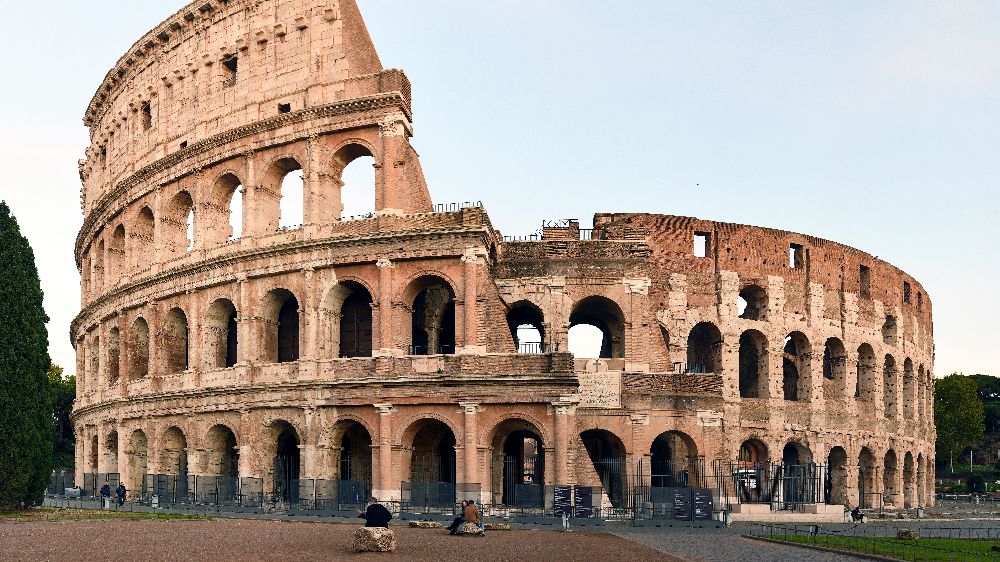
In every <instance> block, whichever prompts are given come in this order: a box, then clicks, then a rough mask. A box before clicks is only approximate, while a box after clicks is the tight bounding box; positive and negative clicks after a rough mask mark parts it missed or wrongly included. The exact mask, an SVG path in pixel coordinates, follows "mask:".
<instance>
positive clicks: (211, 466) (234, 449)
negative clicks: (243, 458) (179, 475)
mask: <svg viewBox="0 0 1000 562" xmlns="http://www.w3.org/2000/svg"><path fill="white" fill-rule="evenodd" d="M205 474H206V475H207V478H206V477H200V478H199V479H198V480H197V481H198V487H199V489H198V497H199V498H201V499H202V500H201V501H208V502H210V503H213V499H214V501H217V502H223V501H231V500H233V499H235V498H236V497H237V496H238V495H239V490H240V482H239V478H240V448H239V444H238V443H237V441H236V434H235V433H233V430H232V429H230V428H229V427H227V426H225V425H221V424H220V425H215V426H212V428H211V429H209V430H208V436H207V439H206V440H205Z"/></svg>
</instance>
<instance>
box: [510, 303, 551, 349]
mask: <svg viewBox="0 0 1000 562" xmlns="http://www.w3.org/2000/svg"><path fill="white" fill-rule="evenodd" d="M507 327H508V328H509V329H510V335H511V338H513V340H514V346H515V348H516V350H517V352H518V353H545V352H546V349H545V321H544V318H543V315H542V311H541V309H539V308H538V307H537V306H535V305H534V304H532V303H530V302H528V301H520V302H517V303H514V304H513V305H511V307H510V310H508V311H507Z"/></svg>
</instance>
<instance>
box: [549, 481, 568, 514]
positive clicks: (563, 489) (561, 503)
mask: <svg viewBox="0 0 1000 562" xmlns="http://www.w3.org/2000/svg"><path fill="white" fill-rule="evenodd" d="M552 510H553V512H554V513H555V514H556V515H562V514H563V513H567V514H572V513H573V487H572V486H554V487H553V488H552Z"/></svg>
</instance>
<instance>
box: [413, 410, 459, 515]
mask: <svg viewBox="0 0 1000 562" xmlns="http://www.w3.org/2000/svg"><path fill="white" fill-rule="evenodd" d="M404 436H408V437H409V439H407V443H408V445H406V446H407V447H408V448H409V450H410V455H409V459H407V461H408V462H406V463H405V466H403V467H401V469H402V470H401V471H400V472H401V473H402V474H403V475H404V477H405V478H408V479H409V482H408V485H404V498H403V499H404V501H405V500H406V499H409V501H411V502H412V503H413V504H414V505H449V506H450V505H454V503H455V485H456V483H457V479H456V474H457V458H458V455H457V454H456V450H455V447H456V442H457V440H456V433H455V431H454V430H453V429H452V428H451V427H450V426H449V425H448V424H447V423H445V422H443V421H441V420H439V419H436V418H430V417H422V418H420V419H417V420H416V421H414V422H412V423H410V424H409V426H407V428H406V430H405V431H404ZM407 487H408V488H409V498H406V488H407Z"/></svg>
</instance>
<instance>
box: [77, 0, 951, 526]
mask: <svg viewBox="0 0 1000 562" xmlns="http://www.w3.org/2000/svg"><path fill="white" fill-rule="evenodd" d="M84 122H85V124H86V125H87V126H88V127H89V130H90V140H91V144H90V146H89V148H88V149H87V150H86V158H85V159H84V160H82V161H81V162H80V177H81V181H82V184H83V187H82V196H81V204H82V208H83V213H84V223H83V226H82V228H81V230H80V232H79V234H78V236H77V239H76V246H75V258H76V262H77V265H78V267H79V269H80V271H81V278H82V282H81V295H82V304H81V306H82V310H81V312H80V314H79V315H78V316H77V318H76V319H75V321H74V322H73V324H72V327H71V338H72V341H73V344H74V346H75V349H76V353H77V365H76V371H77V373H78V386H77V390H78V394H77V400H76V403H75V408H74V414H73V419H74V422H75V427H76V435H77V457H76V475H75V476H76V479H77V481H78V482H85V483H87V487H89V488H90V489H93V485H94V483H96V482H103V481H104V479H106V478H108V479H117V478H120V479H121V480H122V481H123V482H124V483H126V486H127V487H128V488H129V489H130V490H132V491H133V494H134V495H135V496H138V497H144V495H145V494H146V493H148V492H151V491H154V492H155V491H159V492H160V497H161V501H162V498H163V497H164V495H163V494H164V490H163V489H162V487H163V485H164V484H163V483H164V482H168V483H169V486H171V490H172V491H173V492H176V491H177V490H178V489H180V490H182V491H183V492H184V493H186V494H199V493H202V492H204V491H205V490H206V489H211V490H214V493H216V494H222V493H227V494H229V495H232V496H239V497H240V498H244V499H245V498H260V497H275V496H278V495H281V496H282V497H284V498H285V499H288V500H290V501H292V502H294V501H297V500H299V499H302V498H310V499H313V500H315V499H317V498H326V499H329V500H331V501H334V500H335V501H337V502H338V505H339V504H341V503H350V500H357V499H358V498H359V497H361V496H363V495H368V494H374V495H376V496H378V497H379V498H382V499H383V500H389V501H399V502H401V505H403V506H404V508H405V506H406V504H407V502H409V503H410V504H413V505H415V504H419V503H425V504H428V505H430V504H435V503H439V504H442V505H449V504H452V505H453V504H454V502H455V501H456V500H459V499H462V498H476V499H477V500H479V501H480V502H482V503H485V504H487V505H489V506H501V505H507V506H517V507H525V506H528V507H531V506H537V507H539V508H545V509H548V508H550V507H552V506H553V505H556V504H559V502H560V501H569V500H566V498H565V497H563V498H560V497H559V496H560V493H561V492H560V490H566V489H569V488H568V487H575V488H578V489H587V488H588V487H589V490H590V492H591V495H590V497H589V501H590V502H591V505H592V506H593V507H594V508H601V507H605V508H609V509H612V508H615V507H624V506H627V504H629V502H630V501H631V500H630V498H632V497H633V496H634V495H635V494H634V493H633V492H636V490H646V492H649V490H652V491H653V492H652V493H651V495H649V494H648V497H647V498H646V499H647V500H649V501H650V503H656V500H655V499H650V498H653V497H654V496H656V494H655V491H656V489H657V488H677V487H684V486H688V487H698V488H703V489H709V490H712V495H713V498H712V501H713V502H714V504H715V509H717V510H718V509H720V507H721V508H724V509H728V510H730V511H732V512H733V513H737V514H738V513H743V514H751V515H752V514H754V513H763V512H767V511H772V510H779V509H790V508H791V509H798V510H806V511H807V512H811V513H817V512H823V511H824V510H830V508H831V507H833V508H835V509H836V510H839V512H840V513H841V515H842V512H843V508H842V507H841V506H842V505H846V506H855V505H858V504H862V505H867V506H885V507H896V508H910V507H917V506H925V505H929V504H931V503H932V502H933V466H934V439H935V429H934V425H933V415H932V407H933V384H932V381H933V378H932V365H933V357H934V355H933V354H934V347H933V340H932V334H933V330H932V321H931V302H930V298H929V296H928V295H927V293H926V291H924V289H923V287H922V286H921V285H920V283H918V282H917V281H916V280H915V279H914V278H912V277H910V276H909V275H907V274H906V273H905V272H903V271H901V270H900V269H898V268H896V267H894V266H892V265H891V264H889V263H886V262H884V261H882V260H879V259H877V258H875V257H873V256H871V255H869V254H866V253H864V252H862V251H859V250H856V249H854V248H850V247H846V246H843V245H840V244H837V243H834V242H830V241H827V240H822V239H819V238H815V237H812V236H808V235H804V234H796V233H792V232H785V231H780V230H772V229H767V228H759V227H753V226H745V225H739V224H728V223H720V222H714V221H710V220H701V219H696V218H691V217H681V216H670V215H653V214H640V213H636V214H631V213H628V214H620V213H614V214H608V213H597V214H596V215H595V216H594V218H593V228H591V229H581V228H580V223H579V222H578V221H575V220H566V221H554V222H549V223H546V224H545V225H544V226H543V228H541V229H540V230H539V232H538V233H537V234H534V235H528V236H504V235H503V234H502V233H501V231H499V230H498V229H496V228H495V227H494V226H493V224H492V223H491V221H490V218H489V216H488V214H487V212H486V210H485V209H484V207H483V205H481V204H478V203H459V204H437V205H435V204H434V203H433V202H432V199H431V196H430V193H429V190H428V186H427V184H426V182H425V181H424V177H423V174H422V171H421V166H420V160H419V158H418V155H417V152H416V151H415V150H414V148H413V147H412V146H411V144H410V138H411V136H412V132H413V129H412V125H411V123H412V108H411V94H410V82H409V80H408V79H407V77H406V75H405V74H404V73H403V72H402V71H400V70H385V69H383V67H382V63H381V62H380V60H379V57H378V54H377V53H376V50H375V47H374V45H373V43H372V41H371V39H370V37H369V34H368V31H367V29H366V27H365V24H364V22H363V21H362V18H361V14H360V12H359V8H358V6H357V5H356V3H355V1H354V0H198V1H196V2H194V3H191V4H189V5H187V6H186V7H184V8H183V9H181V10H180V11H178V12H177V13H175V14H174V15H172V16H171V17H169V18H168V19H166V20H165V21H164V22H163V23H161V24H160V25H158V26H157V27H156V28H155V29H153V30H152V31H150V32H148V33H147V34H146V35H144V36H143V37H142V38H141V39H139V41H137V42H136V43H135V45H133V46H132V47H131V48H130V49H129V50H128V51H127V52H126V53H125V55H124V56H122V57H121V59H120V60H119V61H118V63H117V64H116V65H115V66H114V68H112V69H111V71H110V72H108V74H107V76H106V77H105V78H104V81H103V83H102V84H101V85H100V87H99V89H98V90H97V93H96V94H95V95H94V97H93V99H92V101H91V102H90V105H89V106H88V107H87V109H86V113H85V116H84ZM355 161H359V163H360V164H361V165H366V166H367V165H368V164H366V163H371V164H370V165H372V166H373V167H374V186H369V189H370V191H369V196H370V200H371V202H372V205H371V208H372V211H373V212H372V213H371V214H369V215H360V216H359V215H355V216H345V213H344V197H342V195H343V194H342V188H343V187H344V182H343V181H342V174H343V172H344V170H345V168H347V167H348V165H350V164H351V163H352V162H355ZM566 189H567V193H568V192H569V188H568V187H567V188H566ZM345 196H346V195H345ZM581 334H582V335H581ZM595 335H596V337H595ZM574 338H577V339H579V340H580V341H581V342H584V343H586V341H590V342H591V343H592V344H593V345H590V347H592V348H593V351H592V352H590V353H584V352H580V351H579V349H582V348H583V347H587V346H586V345H584V344H575V343H573V342H572V341H571V340H573V339H574ZM586 338H590V339H589V340H587V339H586ZM571 349H574V350H578V353H577V354H576V355H574V354H573V353H570V350H571ZM206 483H208V484H206ZM348 496H350V497H348ZM218 499H220V501H221V497H220V498H218ZM252 501H257V500H256V499H254V500H252ZM572 501H574V502H577V503H580V502H583V501H585V495H581V494H575V496H574V499H573V500H572ZM810 510H811V511H810ZM609 513H610V511H609Z"/></svg>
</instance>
